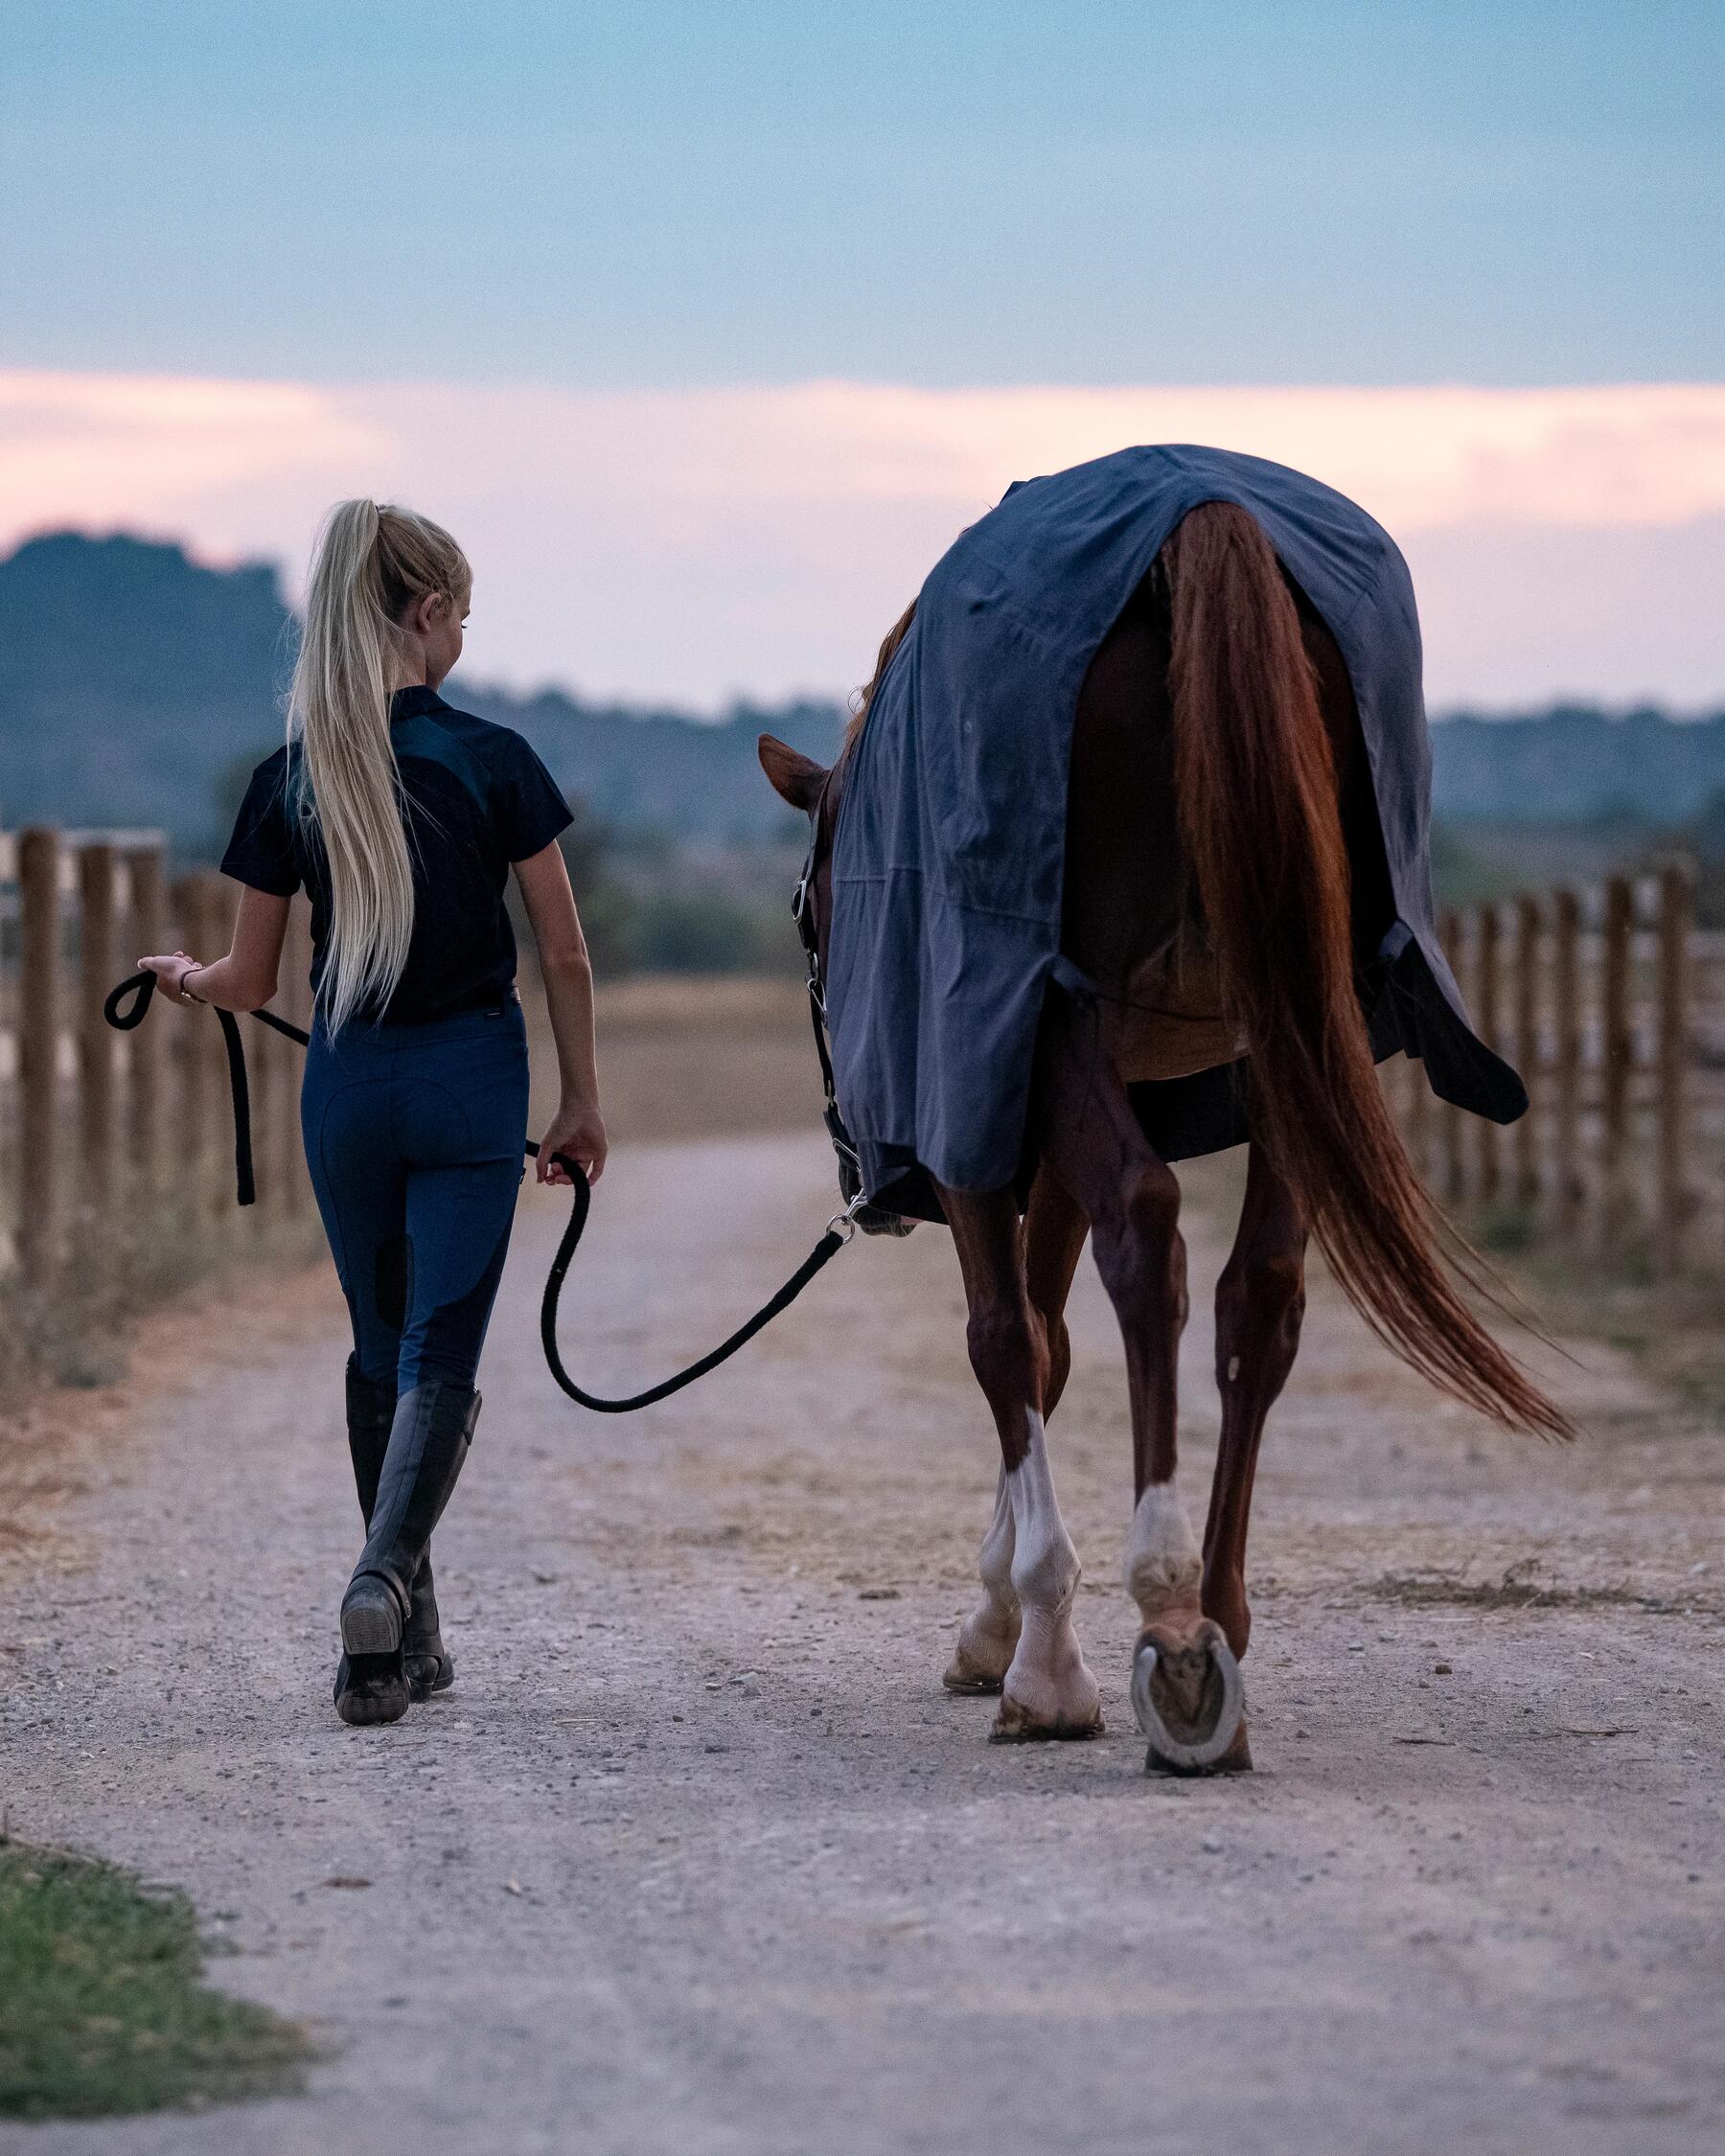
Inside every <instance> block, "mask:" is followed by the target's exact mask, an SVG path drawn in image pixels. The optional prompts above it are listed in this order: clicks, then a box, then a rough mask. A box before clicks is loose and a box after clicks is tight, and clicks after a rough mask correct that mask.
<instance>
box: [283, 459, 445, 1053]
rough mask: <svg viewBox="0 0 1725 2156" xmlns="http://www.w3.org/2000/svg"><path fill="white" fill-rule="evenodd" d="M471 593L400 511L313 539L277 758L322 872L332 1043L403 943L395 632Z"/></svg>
mask: <svg viewBox="0 0 1725 2156" xmlns="http://www.w3.org/2000/svg"><path fill="white" fill-rule="evenodd" d="M470 583H471V579H470V575H469V570H468V564H467V558H466V557H465V556H464V555H463V553H462V551H461V549H460V547H459V546H457V545H456V543H455V541H454V540H453V539H451V538H450V537H449V533H448V532H446V531H444V530H443V529H442V527H441V526H440V525H437V524H433V523H432V522H431V521H430V520H429V519H428V518H427V517H424V516H414V515H413V513H412V512H411V511H410V510H404V509H395V508H392V507H390V506H389V505H388V504H384V505H383V506H382V507H380V506H379V504H378V503H376V502H374V501H344V502H337V503H336V505H335V507H334V509H333V510H331V512H330V514H329V516H328V517H327V518H326V519H325V521H324V526H323V530H322V531H321V532H320V533H319V534H318V539H317V548H316V552H315V554H314V555H313V557H312V562H311V585H310V588H309V589H308V591H307V594H306V630H305V635H304V638H303V639H302V641H301V644H300V652H299V661H298V664H297V665H296V666H295V668H294V670H293V689H292V693H291V695H290V697H289V700H288V756H289V759H290V761H291V763H292V764H293V766H294V768H295V769H296V772H297V783H298V788H299V797H300V809H301V814H305V815H307V816H309V817H311V818H312V819H314V820H315V822H316V824H317V827H318V831H319V834H320V835H321V837H322V839H323V848H324V854H325V857H326V859H327V860H328V861H329V870H330V897H331V921H330V936H329V943H328V947H327V949H326V951H325V954H324V970H323V978H322V982H321V985H320V987H319V990H318V1001H319V1005H320V1007H321V1009H322V1013H323V1018H324V1022H325V1024H326V1025H327V1026H328V1027H329V1028H330V1030H331V1031H332V1032H335V1031H338V1030H339V1029H340V1027H341V1026H342V1025H343V1024H345V1023H346V1021H348V1020H349V1019H350V1018H352V1017H353V1016H354V1015H355V1013H356V1012H358V1011H364V1012H370V1013H373V1014H376V1013H378V1012H380V1011H381V1010H382V1008H383V1006H384V1005H385V1004H386V1003H387V1002H388V1000H389V998H390V997H391V995H392V994H393V993H394V991H395V987H396V984H397V982H398V981H399V980H400V979H401V977H402V969H403V967H404V966H405V965H406V963H407V946H408V943H409V941H410V940H411V938H412V935H413V863H412V861H411V860H410V859H409V857H408V852H407V832H406V826H405V824H404V823H403V815H402V791H401V790H402V781H401V772H400V769H399V768H398V767H397V764H396V756H395V748H394V745H393V744H392V743H391V741H390V735H389V699H390V696H391V693H392V692H393V691H394V690H395V689H396V688H398V687H400V686H401V681H402V675H403V671H404V669H403V643H402V636H401V631H400V629H399V628H398V626H397V625H398V624H399V622H400V621H401V618H402V616H403V614H404V613H405V612H406V610H407V609H408V608H409V607H410V606H412V605H413V604H414V602H415V601H417V600H419V599H422V598H424V597H425V596H426V593H427V592H441V593H442V594H443V595H444V596H445V597H446V598H448V599H449V601H450V603H451V604H452V605H455V606H464V605H465V604H466V600H467V595H468V590H469V586H470ZM296 745H297V747H298V750H299V755H298V756H297V757H295V755H294V750H295V747H296Z"/></svg>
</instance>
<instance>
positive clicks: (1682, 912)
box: [1655, 864, 1690, 1278]
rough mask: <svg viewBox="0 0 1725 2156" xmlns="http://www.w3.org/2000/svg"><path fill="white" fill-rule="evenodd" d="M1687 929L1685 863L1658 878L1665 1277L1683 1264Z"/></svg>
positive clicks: (1660, 1246) (1659, 1201)
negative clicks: (1683, 865)
mask: <svg viewBox="0 0 1725 2156" xmlns="http://www.w3.org/2000/svg"><path fill="white" fill-rule="evenodd" d="M1689 929H1690V877H1689V871H1688V869H1687V868H1684V867H1680V866H1678V865H1676V864H1673V865H1671V866H1670V867H1668V868H1667V869H1666V870H1665V871H1664V873H1663V874H1662V875H1661V877H1660V879H1659V989H1658V995H1659V1049H1658V1056H1659V1061H1658V1071H1659V1100H1658V1128H1659V1135H1658V1145H1659V1170H1658V1177H1659V1180H1658V1192H1657V1198H1656V1208H1655V1209H1656V1223H1657V1227H1656V1235H1655V1246H1656V1248H1655V1257H1656V1261H1657V1263H1658V1266H1659V1270H1660V1272H1661V1273H1664V1274H1665V1275H1666V1276H1667V1277H1668V1278H1669V1277H1670V1275H1671V1274H1673V1273H1679V1272H1681V1271H1682V1268H1683V1258H1684V1231H1685V1229H1686V1227H1688V1225H1689V1193H1688V1190H1687V1189H1686V1187H1685V1168H1686V1152H1687V1146H1688V1136H1689V1129H1688V1126H1689V1097H1688V1095H1689Z"/></svg>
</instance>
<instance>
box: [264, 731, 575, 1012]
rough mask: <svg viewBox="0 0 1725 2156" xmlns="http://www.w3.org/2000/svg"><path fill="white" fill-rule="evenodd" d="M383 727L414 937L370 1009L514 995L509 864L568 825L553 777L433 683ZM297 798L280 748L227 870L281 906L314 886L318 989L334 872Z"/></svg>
mask: <svg viewBox="0 0 1725 2156" xmlns="http://www.w3.org/2000/svg"><path fill="white" fill-rule="evenodd" d="M389 724H390V738H391V740H392V741H393V742H394V745H395V752H396V762H397V765H398V766H399V768H400V769H401V774H402V793H403V807H404V810H405V814H406V822H407V850H408V855H409V858H410V859H411V860H412V862H413V939H412V942H411V944H410V945H409V947H408V952H407V964H406V966H405V968H404V969H403V974H402V977H401V979H400V981H399V982H398V983H397V985H396V990H395V993H394V995H393V996H391V998H389V1003H388V1006H387V1007H386V1008H385V1009H384V1010H382V1011H380V1012H375V1013H370V1014H366V1015H367V1016H369V1017H370V1018H371V1019H373V1020H374V1021H380V1022H382V1023H384V1024H387V1025H414V1024H423V1023H425V1022H426V1021H427V1020H430V1019H439V1018H448V1017H449V1016H451V1015H452V1014H453V1013H454V1012H457V1011H471V1010H484V1009H487V1008H489V1007H490V1006H492V1005H494V1004H498V1003H501V1002H503V1001H504V1000H505V999H506V998H508V996H509V994H510V992H511V989H512V987H513V984H514V981H515V975H516V946H515V934H514V931H513V930H512V929H511V928H510V925H509V914H508V911H507V909H506V907H505V906H504V893H505V889H506V887H507V884H508V882H509V870H510V864H511V863H512V862H514V861H518V860H529V859H531V857H532V856H533V855H535V854H537V853H541V852H543V850H544V849H545V847H547V846H548V845H550V843H551V841H552V840H553V839H554V838H556V837H558V835H559V834H560V833H561V832H563V831H565V830H567V828H568V826H569V823H570V821H571V820H572V819H571V817H570V814H569V807H568V803H567V802H566V801H565V800H564V799H563V795H562V794H561V793H560V792H559V791H558V789H557V786H556V784H555V782H554V781H553V779H552V777H551V774H550V772H549V771H547V770H546V768H545V767H544V766H543V764H541V763H540V760H539V758H538V757H537V756H536V755H535V754H534V752H533V750H532V749H531V748H529V747H528V745H527V744H526V743H525V742H524V741H523V740H522V739H521V737H520V735H519V734H517V733H512V732H511V731H510V729H509V728H508V727H507V726H494V725H493V724H492V723H491V722H489V721H488V720H485V719H476V718H474V717H473V716H472V713H471V712H466V711H457V710H455V709H454V708H453V707H452V706H451V705H449V704H447V703H445V701H444V700H443V699H442V698H441V697H440V696H438V695H437V694H436V693H435V692H434V691H433V690H431V689H426V688H415V689H399V690H397V692H396V694H395V696H394V697H393V698H392V699H391V700H390V706H389ZM298 795H299V788H298V786H297V784H296V783H294V774H293V772H292V771H291V769H290V767H289V760H288V749H287V748H285V747H284V748H278V749H277V750H276V752H275V754H274V755H273V756H269V757H266V758H265V761H264V762H263V763H262V764H260V765H259V766H258V768H257V769H256V771H254V772H253V774H252V781H251V784H250V786H249V787H248V788H247V789H246V793H245V799H244V801H243V802H242V804H241V808H240V814H239V816H238V818H237V819H236V821H235V824H234V836H233V837H232V839H231V840H230V842H229V844H228V849H227V852H226V854H225V855H224V856H223V858H222V862H221V866H222V872H223V874H225V875H228V876H231V877H233V878H234V879H235V880H236V882H238V883H246V884H249V885H250V886H251V888H252V889H253V890H258V891H269V892H272V893H273V894H274V895H275V896H277V897H278V898H291V897H292V895H293V894H294V892H295V891H297V890H299V889H301V888H302V887H303V888H304V889H305V890H306V891H307V893H308V894H309V895H310V897H311V945H312V960H311V980H312V984H313V986H315V985H316V984H317V982H318V981H319V980H320V979H321V978H322V975H323V966H324V952H325V947H326V945H327V943H328V940H329V932H330V878H329V865H328V862H327V860H326V859H325V856H324V850H323V843H322V840H321V838H320V837H319V836H318V832H317V826H316V823H315V821H314V820H311V819H309V818H307V817H306V816H304V815H302V814H301V810H300V802H299V798H298Z"/></svg>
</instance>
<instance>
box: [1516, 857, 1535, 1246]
mask: <svg viewBox="0 0 1725 2156" xmlns="http://www.w3.org/2000/svg"><path fill="white" fill-rule="evenodd" d="M1539 930H1540V914H1539V901H1538V900H1537V899H1534V898H1525V897H1524V898H1520V899H1517V901H1516V902H1515V1060H1516V1062H1517V1064H1518V1065H1519V1066H1520V1067H1521V1074H1522V1077H1523V1079H1524V1081H1525V1082H1526V1085H1527V1088H1528V1112H1527V1113H1526V1114H1525V1115H1524V1116H1523V1117H1522V1119H1521V1121H1520V1122H1519V1123H1518V1124H1517V1125H1516V1126H1515V1197H1516V1203H1517V1204H1522V1205H1532V1204H1537V1203H1538V1199H1539V1131H1540V1110H1541V1105H1542V1096H1541V1087H1540V1083H1539V1078H1540V1071H1539V1065H1540V1055H1539Z"/></svg>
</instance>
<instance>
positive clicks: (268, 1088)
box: [0, 829, 314, 1306]
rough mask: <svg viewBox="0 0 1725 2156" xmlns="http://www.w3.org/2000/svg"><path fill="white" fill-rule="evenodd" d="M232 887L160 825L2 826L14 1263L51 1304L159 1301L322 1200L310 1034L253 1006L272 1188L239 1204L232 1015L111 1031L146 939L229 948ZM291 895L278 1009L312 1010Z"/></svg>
mask: <svg viewBox="0 0 1725 2156" xmlns="http://www.w3.org/2000/svg"><path fill="white" fill-rule="evenodd" d="M233 900H234V886H233V885H232V884H231V883H226V882H224V880H223V879H222V878H221V877H219V876H217V875H214V874H211V873H207V872H206V873H200V874H196V875H189V876H183V877H180V878H178V879H177V880H173V881H170V880H169V877H168V874H167V868H166V860H165V856H164V851H163V846H162V843H161V840H160V838H159V837H157V836H156V835H154V834H151V833H148V832H145V833H138V832H84V833H78V832H58V831H53V830H47V829H36V830H30V831H25V832H22V833H19V834H18V835H17V836H16V837H12V836H10V835H4V836H0V1196H3V1198H4V1207H3V1210H4V1220H3V1221H0V1277H3V1278H4V1280H5V1281H6V1282H7V1283H8V1284H9V1285H10V1287H12V1289H21V1290H22V1291H23V1292H24V1295H25V1297H26V1299H27V1300H33V1301H34V1303H35V1304H36V1305H37V1306H49V1305H52V1304H54V1303H55V1302H57V1301H64V1302H70V1301H75V1300H88V1299H90V1298H91V1297H93V1296H94V1297H98V1298H101V1297H103V1296H113V1297H114V1298H116V1299H119V1298H124V1299H135V1300H139V1301H142V1300H148V1299H150V1294H151V1291H152V1290H155V1291H158V1292H159V1291H164V1290H166V1289H168V1288H171V1287H173V1286H174V1285H178V1284H180V1283H181V1282H183V1281H185V1280H187V1279H189V1278H191V1277H194V1276H195V1275H196V1273H201V1272H207V1271H210V1270H212V1269H216V1268H219V1267H220V1266H222V1265H224V1264H227V1263H231V1262H234V1261H235V1260H238V1259H241V1258H243V1257H245V1256H247V1255H250V1254H256V1253H257V1252H258V1251H260V1250H263V1249H265V1248H269V1247H271V1246H272V1245H273V1244H276V1243H281V1242H284V1241H285V1240H286V1238H285V1237H284V1235H283V1230H284V1229H286V1228H289V1227H291V1228H298V1227H301V1226H302V1225H303V1226H304V1227H307V1228H308V1229H309V1228H310V1227H311V1222H312V1220H313V1218H314V1215H313V1213H312V1206H311V1188H310V1184H309V1181H308V1179H307V1176H306V1172H305V1164H304V1161H303V1159H302V1157H301V1152H300V1145H299V1131H298V1108H297V1104H298V1097H299V1063H300V1051H299V1050H298V1048H297V1047H296V1046H295V1045H294V1044H292V1043H290V1042H288V1041H285V1040H283V1039H282V1038H281V1036H280V1035H279V1034H275V1033H272V1032H270V1031H269V1030H268V1029H267V1028H265V1027H263V1026H253V1025H251V1024H249V1023H247V1022H246V1021H242V1026H243V1030H244V1034H245V1045H246V1053H247V1059H248V1063H249V1067H250V1075H251V1089H252V1113H253V1144H254V1149H255V1154H256V1160H257V1171H258V1203H257V1204H256V1205H255V1206H252V1207H249V1208H247V1209H246V1210H245V1211H244V1212H242V1211H240V1210H239V1208H238V1207H237V1206H236V1205H235V1203H234V1156H233V1118H232V1114H231V1112H230V1109H229V1103H228V1082H227V1065H226V1058H225V1056H224V1053H223V1049H222V1044H221V1035H220V1028H219V1026H218V1024H217V1022H216V1020H215V1017H214V1015H213V1014H212V1013H210V1012H207V1011H196V1010H186V1011H181V1010H176V1009H174V1008H173V1006H172V1005H169V1004H166V1003H163V1004H160V1005H158V1006H157V1007H156V1008H155V1009H153V1010H152V1011H151V1013H150V1017H149V1018H148V1019H147V1020H146V1021H145V1022H144V1023H143V1024H142V1025H141V1026H139V1027H138V1028H137V1029H136V1030H135V1031H133V1032H130V1033H119V1032H116V1031H115V1030H114V1029H113V1028H112V1027H111V1026H109V1025H108V1024H107V1023H106V1022H105V1021H104V1018H103V1015H102V1005H103V1000H104V997H105V996H106V995H107V993H108V990H109V989H110V988H112V986H113V985H114V983H115V982H116V981H118V980H120V979H121V978H122V977H124V975H127V974H129V973H131V972H132V971H133V970H134V961H135V960H136V959H137V957H138V956H139V955H140V954H141V953H143V952H156V951H173V950H175V949H177V948H181V947H183V948H184V949H186V950H188V951H192V952H197V953H199V954H200V955H203V956H207V957H214V956H217V955H219V953H220V952H223V951H225V950H226V948H227V945H228V939H229V934H230V931H231V929H232V923H233ZM309 949H310V946H309V929H308V927H307V923H306V920H305V908H304V904H303V902H299V901H296V903H295V906H294V909H293V914H292V916H291V920H290V926H289V934H288V950H287V952H286V954H285V958H284V963H283V968H282V983H283V986H282V993H281V995H280V996H279V997H278V998H277V1001H276V1004H275V1008H276V1009H278V1010H280V1011H282V1012H283V1013H284V1015H285V1016H288V1017H290V1018H293V1019H294V1020H295V1021H297V1022H299V1023H301V1024H304V1023H305V1022H306V1013H307V1010H308V1007H309V1001H310V996H309V991H308V990H307V988H306V985H305V983H306V974H307V966H308V961H309Z"/></svg>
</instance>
